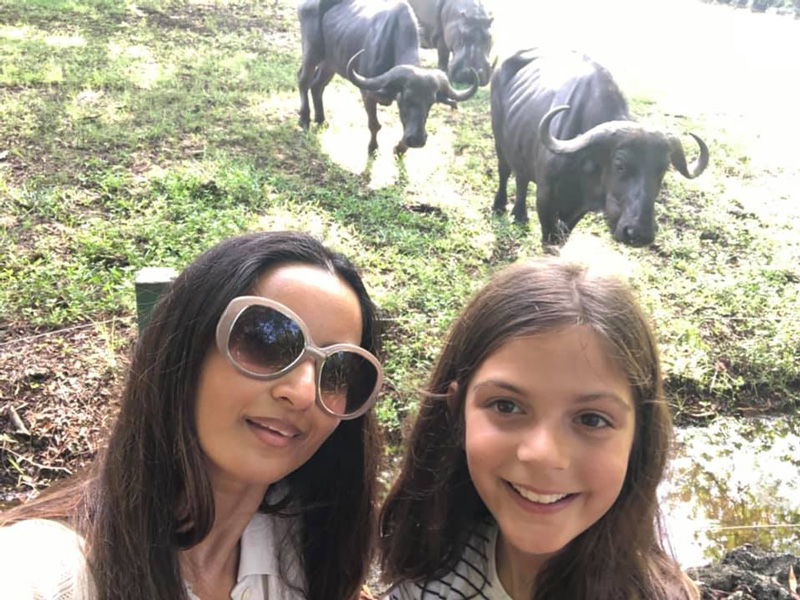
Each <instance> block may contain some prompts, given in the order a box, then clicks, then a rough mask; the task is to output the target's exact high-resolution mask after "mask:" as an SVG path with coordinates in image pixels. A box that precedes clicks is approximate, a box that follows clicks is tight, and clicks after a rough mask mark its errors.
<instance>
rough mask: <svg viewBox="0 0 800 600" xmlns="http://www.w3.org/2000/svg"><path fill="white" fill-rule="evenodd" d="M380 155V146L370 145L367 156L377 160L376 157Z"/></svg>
mask: <svg viewBox="0 0 800 600" xmlns="http://www.w3.org/2000/svg"><path fill="white" fill-rule="evenodd" d="M377 153H378V144H370V145H369V146H367V155H369V157H370V158H375V155H376V154H377Z"/></svg>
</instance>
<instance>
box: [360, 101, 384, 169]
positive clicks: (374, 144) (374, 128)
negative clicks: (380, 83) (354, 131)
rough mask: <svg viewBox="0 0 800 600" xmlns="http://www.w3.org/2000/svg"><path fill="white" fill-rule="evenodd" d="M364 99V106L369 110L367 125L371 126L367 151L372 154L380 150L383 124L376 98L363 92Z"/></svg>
mask: <svg viewBox="0 0 800 600" xmlns="http://www.w3.org/2000/svg"><path fill="white" fill-rule="evenodd" d="M362 98H363V99H364V108H365V109H366V111H367V125H368V126H369V134H370V138H369V146H368V147H367V151H368V152H369V153H370V154H375V152H377V150H378V132H379V131H380V129H381V124H380V123H379V122H378V103H377V101H376V100H375V98H374V97H373V96H371V95H369V94H362Z"/></svg>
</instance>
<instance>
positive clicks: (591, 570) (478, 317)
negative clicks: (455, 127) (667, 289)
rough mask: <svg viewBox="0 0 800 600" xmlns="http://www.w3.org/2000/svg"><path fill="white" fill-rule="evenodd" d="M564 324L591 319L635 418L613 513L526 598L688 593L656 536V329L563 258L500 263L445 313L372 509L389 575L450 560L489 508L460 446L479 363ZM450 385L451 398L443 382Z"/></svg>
mask: <svg viewBox="0 0 800 600" xmlns="http://www.w3.org/2000/svg"><path fill="white" fill-rule="evenodd" d="M571 325H583V326H585V327H588V328H590V329H591V330H592V331H593V332H594V333H595V334H596V335H598V337H599V338H600V339H601V340H602V341H603V343H604V345H605V347H606V348H607V351H608V352H609V355H610V356H611V357H612V359H613V360H614V362H615V363H616V364H617V365H619V367H620V369H621V370H622V372H623V373H625V375H626V376H627V378H628V381H629V382H630V385H631V390H632V392H633V398H634V402H635V410H636V427H635V432H634V441H633V446H632V449H631V453H630V457H629V461H628V469H627V473H626V477H625V481H624V483H623V486H622V490H621V491H620V494H619V496H618V498H617V500H616V502H615V503H614V505H613V506H612V507H611V508H610V509H609V511H608V512H607V513H606V514H605V515H604V516H603V517H602V518H601V519H600V520H599V521H597V522H596V523H595V524H594V525H592V526H591V527H590V528H589V529H588V530H586V531H585V532H583V533H582V534H581V535H580V536H578V537H577V538H576V539H575V540H573V541H572V542H571V543H570V544H568V545H567V547H565V548H564V549H563V550H562V551H561V552H559V553H558V554H557V555H556V556H555V557H553V558H552V559H550V560H549V561H547V562H546V563H545V565H544V566H543V567H542V568H541V570H540V571H539V572H538V574H537V576H536V581H535V589H534V593H533V600H545V599H547V600H555V599H561V598H585V599H592V600H617V599H619V598H626V599H630V598H641V599H647V600H653V599H659V600H662V599H663V600H667V599H670V600H672V599H678V598H680V599H684V598H690V597H692V595H693V593H694V592H693V587H692V586H691V583H690V582H688V580H687V579H686V578H685V577H684V576H683V575H682V574H681V572H680V570H679V568H678V566H677V565H676V564H675V562H674V561H673V560H672V559H671V558H670V557H669V555H668V554H667V552H666V551H665V550H664V548H663V546H662V540H661V537H662V536H661V526H660V514H659V510H658V499H657V496H656V488H657V486H658V483H659V482H660V481H661V478H662V477H663V475H664V469H665V466H666V462H667V458H668V452H669V447H670V438H671V431H672V428H671V427H672V426H671V418H670V414H669V409H668V407H667V405H666V403H665V402H664V397H663V388H662V381H661V370H660V366H659V359H658V351H657V348H656V343H655V339H654V337H653V334H652V332H651V330H650V327H649V325H648V323H647V320H646V318H645V316H644V315H643V313H642V312H641V309H640V308H639V306H638V304H637V302H636V300H635V299H634V297H633V295H632V293H631V291H630V289H629V287H628V285H627V284H625V283H624V282H622V281H621V280H619V279H617V278H614V277H608V276H602V275H595V274H593V273H592V272H590V271H589V270H588V269H587V268H585V267H582V266H579V265H576V264H573V263H568V262H565V261H563V260H561V259H554V258H549V259H541V260H537V261H532V262H530V263H527V264H524V265H516V266H512V267H509V268H507V269H506V270H504V271H503V272H501V273H500V274H499V275H497V276H496V277H495V278H494V279H493V280H492V281H490V282H489V283H488V284H487V285H486V286H485V287H484V288H483V289H481V290H480V291H479V292H478V293H477V294H476V295H475V296H474V297H473V298H472V300H471V301H470V302H469V304H468V305H467V307H466V308H465V309H464V311H463V312H462V314H461V316H460V317H459V318H457V319H456V321H455V322H454V323H453V325H452V327H451V329H450V332H449V334H448V337H447V339H446V341H445V343H444V346H443V349H442V352H441V355H440V356H439V359H438V361H437V362H436V365H435V367H434V370H433V373H432V374H431V377H430V380H429V382H428V386H427V389H426V394H425V395H424V397H423V399H422V401H421V405H420V407H419V411H418V414H417V418H416V421H415V423H414V426H413V429H412V432H411V435H410V439H409V440H408V444H407V447H406V452H405V455H404V458H403V462H402V466H401V473H400V476H399V477H398V479H397V480H396V482H395V484H394V486H393V487H392V489H391V491H390V492H389V495H388V497H387V500H386V502H385V503H384V505H383V509H382V511H381V518H380V527H381V539H380V551H381V565H382V568H383V574H384V578H385V579H386V580H387V582H388V583H390V584H397V583H399V582H401V581H407V580H417V581H429V580H432V579H436V578H438V577H440V576H442V575H443V574H444V573H445V572H447V571H449V570H450V569H452V568H453V567H454V566H455V564H456V563H457V562H458V559H459V557H460V555H461V553H462V551H463V549H464V546H465V544H466V542H467V538H468V536H469V533H470V531H472V530H473V529H474V527H475V525H476V523H477V522H478V521H480V520H483V519H486V518H487V517H489V512H488V510H487V508H486V506H485V505H484V504H483V502H482V500H481V498H480V496H479V495H478V493H477V492H476V490H475V487H474V486H473V484H472V481H471V479H470V476H469V472H468V470H467V464H466V457H465V453H464V448H463V439H464V400H465V395H466V390H467V388H468V385H469V381H470V379H471V377H472V376H473V374H474V373H475V371H476V370H477V368H478V367H479V365H480V364H481V363H482V362H483V361H484V360H485V359H486V358H487V357H488V356H489V355H490V354H491V353H492V352H494V351H495V350H496V349H498V348H499V347H500V346H501V345H503V344H504V343H505V342H507V341H509V340H510V339H512V338H515V337H519V336H530V335H537V334H542V333H546V332H550V331H554V330H558V329H561V328H564V327H569V326H571ZM452 382H456V383H457V384H458V388H457V392H456V393H455V394H454V395H453V396H451V397H449V398H448V395H447V392H448V388H449V386H450V384H451V383H452Z"/></svg>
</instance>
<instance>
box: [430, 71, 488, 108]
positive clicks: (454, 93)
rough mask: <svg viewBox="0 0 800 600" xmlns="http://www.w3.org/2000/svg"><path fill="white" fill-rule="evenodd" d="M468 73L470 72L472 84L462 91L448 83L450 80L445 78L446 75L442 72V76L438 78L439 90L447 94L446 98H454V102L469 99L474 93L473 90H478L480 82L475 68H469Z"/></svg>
mask: <svg viewBox="0 0 800 600" xmlns="http://www.w3.org/2000/svg"><path fill="white" fill-rule="evenodd" d="M470 73H472V85H471V86H469V87H468V88H467V89H465V90H462V91H458V90H457V89H455V88H454V87H453V86H452V85H450V80H449V79H448V78H447V75H445V74H444V73H442V76H441V77H440V78H439V91H440V92H444V93H445V94H447V97H448V98H450V99H451V100H455V101H456V102H463V101H464V100H469V99H470V98H472V97H473V96H474V95H475V92H477V91H478V84H479V83H480V79H479V78H478V74H477V73H476V72H475V69H470Z"/></svg>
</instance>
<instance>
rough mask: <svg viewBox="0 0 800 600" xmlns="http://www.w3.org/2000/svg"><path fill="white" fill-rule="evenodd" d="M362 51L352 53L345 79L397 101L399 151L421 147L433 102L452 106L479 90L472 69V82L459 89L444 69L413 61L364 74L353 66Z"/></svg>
mask: <svg viewBox="0 0 800 600" xmlns="http://www.w3.org/2000/svg"><path fill="white" fill-rule="evenodd" d="M361 52H363V50H361V51H360V52H358V53H356V54H354V55H353V57H352V58H351V59H350V61H349V62H348V63H347V76H348V79H350V81H352V82H353V84H355V85H356V86H357V87H359V88H360V89H361V90H363V91H366V92H371V93H373V94H374V95H375V96H376V97H377V98H378V99H379V101H381V102H383V103H387V104H388V103H391V102H392V100H396V101H397V106H398V108H399V110H400V121H401V122H402V123H403V139H402V140H401V142H400V145H399V146H398V150H399V151H403V150H404V148H405V147H408V148H421V147H422V146H424V145H425V142H426V141H427V139H428V134H427V133H426V132H425V123H426V122H427V120H428V112H429V111H430V109H431V106H433V104H434V103H435V102H442V103H444V104H448V105H450V106H453V105H455V103H456V102H461V101H463V100H468V99H469V98H471V97H472V96H474V95H475V92H477V91H478V76H477V74H476V73H472V76H473V79H472V85H471V86H470V87H469V88H467V89H465V90H461V91H459V90H456V89H454V88H453V87H452V86H451V85H450V81H449V80H448V79H447V75H446V74H445V73H444V72H443V71H440V70H439V69H425V68H422V67H417V66H414V65H397V66H395V67H392V68H391V69H389V70H388V71H386V72H385V73H383V74H381V75H378V76H376V77H363V76H362V75H359V74H358V73H357V72H356V70H355V60H356V58H358V56H359V54H361Z"/></svg>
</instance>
